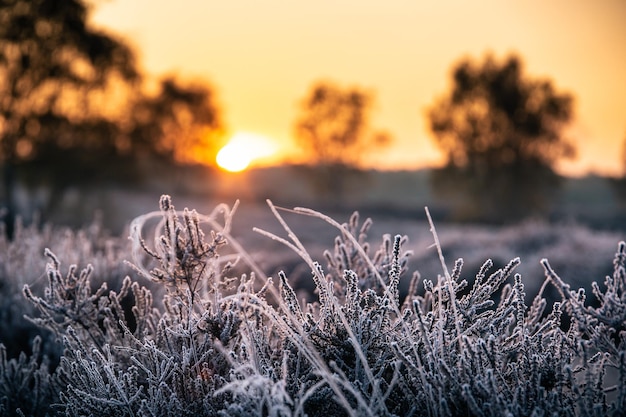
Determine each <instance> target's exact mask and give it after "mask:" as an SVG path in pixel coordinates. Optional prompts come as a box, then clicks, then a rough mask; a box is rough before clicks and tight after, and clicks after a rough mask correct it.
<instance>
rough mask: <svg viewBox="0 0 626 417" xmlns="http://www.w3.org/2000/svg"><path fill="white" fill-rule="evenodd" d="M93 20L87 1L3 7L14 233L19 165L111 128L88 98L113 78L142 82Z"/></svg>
mask: <svg viewBox="0 0 626 417" xmlns="http://www.w3.org/2000/svg"><path fill="white" fill-rule="evenodd" d="M88 12H89V7H88V5H87V4H86V3H85V2H84V1H81V0H64V1H56V0H5V1H2V2H0V161H1V163H2V165H3V176H4V178H3V185H4V204H5V206H6V210H7V213H6V214H5V216H6V219H7V225H8V228H9V229H10V228H11V226H12V221H13V220H12V219H13V216H14V215H15V212H14V211H15V208H14V192H15V186H16V184H15V169H16V165H17V164H18V163H19V162H21V161H24V160H28V159H34V158H36V157H38V156H40V155H42V151H44V150H46V148H48V147H49V145H50V141H55V143H57V144H58V146H59V147H61V148H63V147H65V148H69V147H71V146H72V145H74V144H75V143H76V142H77V141H81V140H82V139H81V138H78V137H77V136H76V135H72V134H69V133H68V132H71V130H67V129H66V127H67V126H68V125H72V126H77V125H79V124H81V123H86V124H94V123H95V124H102V123H105V121H104V120H102V119H99V120H94V118H93V117H92V115H91V114H90V112H89V111H88V109H87V108H86V104H87V102H88V100H87V99H86V97H87V96H88V95H89V94H91V93H92V92H93V91H94V90H96V89H102V88H104V87H105V86H106V84H107V81H109V80H110V78H111V77H112V76H116V77H117V78H118V79H120V80H132V79H134V78H135V77H136V76H137V72H136V70H135V65H134V59H133V54H132V53H131V51H130V50H129V49H128V48H127V46H126V45H124V44H123V43H121V42H120V41H118V40H116V39H115V38H113V37H112V36H111V35H109V34H107V33H104V32H101V31H98V30H95V29H93V28H90V27H89V26H88V25H87V24H86V21H87V17H88ZM98 143H100V144H101V143H102V142H101V141H98ZM110 146H115V145H114V144H110ZM9 233H10V230H9Z"/></svg>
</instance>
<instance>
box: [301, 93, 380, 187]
mask: <svg viewBox="0 0 626 417" xmlns="http://www.w3.org/2000/svg"><path fill="white" fill-rule="evenodd" d="M372 102H373V98H372V96H371V94H370V93H368V92H366V91H364V90H361V89H359V88H341V87H338V86H336V85H334V84H331V83H328V82H320V83H317V84H315V85H314V86H313V88H312V89H311V91H310V92H309V94H308V96H307V97H306V98H305V99H304V101H303V102H302V107H301V114H300V117H299V118H298V121H297V123H296V126H295V137H296V139H297V142H298V144H299V145H300V146H301V147H302V148H303V149H304V150H305V151H306V152H307V157H308V159H309V162H310V163H311V164H313V165H314V166H316V168H317V170H316V171H317V172H316V179H317V180H318V181H317V185H318V186H320V187H321V188H322V191H324V192H329V193H331V194H333V195H335V196H339V194H341V192H342V191H343V183H344V181H345V179H346V177H347V176H349V175H350V174H351V173H354V171H355V170H356V169H358V167H359V164H360V163H361V162H362V159H363V157H364V155H365V154H367V153H369V152H372V151H373V150H375V149H377V148H380V147H382V146H385V145H387V144H388V143H389V142H390V137H389V135H387V134H386V133H383V132H376V131H373V130H372V129H371V127H370V126H369V112H370V109H371V106H372Z"/></svg>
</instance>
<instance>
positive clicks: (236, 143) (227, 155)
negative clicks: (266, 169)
mask: <svg viewBox="0 0 626 417" xmlns="http://www.w3.org/2000/svg"><path fill="white" fill-rule="evenodd" d="M275 152H276V145H275V144H274V143H273V142H272V141H271V140H270V139H268V138H266V137H264V136H261V135H257V134H255V133H247V132H240V133H236V134H235V135H234V136H233V137H232V139H231V140H230V141H229V142H228V143H227V144H226V145H225V146H224V147H223V148H222V149H220V151H219V152H218V153H217V157H216V161H217V164H218V165H219V166H220V167H221V168H222V169H225V170H226V171H230V172H239V171H243V170H244V169H246V168H248V166H249V165H250V164H251V163H252V162H255V161H258V160H260V159H263V158H267V157H269V156H271V155H273V154H274V153H275Z"/></svg>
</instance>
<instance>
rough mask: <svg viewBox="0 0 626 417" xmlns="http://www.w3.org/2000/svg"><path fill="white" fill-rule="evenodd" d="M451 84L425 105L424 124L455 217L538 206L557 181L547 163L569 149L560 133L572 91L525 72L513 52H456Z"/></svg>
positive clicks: (439, 188) (526, 211)
mask: <svg viewBox="0 0 626 417" xmlns="http://www.w3.org/2000/svg"><path fill="white" fill-rule="evenodd" d="M452 78H453V86H452V91H451V92H450V93H449V94H448V95H446V96H444V97H443V98H441V99H439V100H438V101H437V102H436V104H435V105H434V106H433V107H432V108H431V109H430V110H429V113H428V117H429V121H430V128H431V130H432V132H433V133H434V135H435V138H436V141H437V144H438V145H439V147H440V148H441V149H442V150H443V151H444V152H445V154H446V156H447V166H446V167H445V168H444V169H442V170H439V171H436V172H434V174H433V186H434V188H435V191H436V192H439V193H440V194H443V195H445V196H446V197H448V198H454V197H456V198H458V199H459V200H460V204H461V206H462V209H461V212H457V213H456V215H457V216H458V217H464V218H467V219H470V218H474V219H476V218H482V219H491V220H496V221H498V220H512V219H518V218H521V217H524V216H527V215H530V214H535V213H537V212H541V211H543V210H545V208H546V207H547V193H548V192H553V191H554V187H556V186H557V185H558V176H557V174H556V173H555V172H554V170H553V166H554V163H555V162H556V161H557V160H559V159H561V158H564V157H573V156H574V153H575V150H574V147H573V145H572V144H571V143H570V142H568V141H567V140H566V139H564V137H563V136H562V130H563V127H564V126H565V125H566V124H567V123H568V122H569V121H570V119H571V117H572V103H573V98H572V96H571V95H569V94H566V93H560V92H557V91H556V90H555V88H554V87H553V85H552V82H551V81H550V80H544V79H532V78H529V77H527V76H525V74H524V73H523V71H522V63H521V60H520V58H519V57H517V56H514V55H513V56H509V57H508V58H507V59H505V60H504V61H502V62H497V61H496V60H495V59H494V58H493V57H492V56H491V55H488V56H487V57H486V58H485V59H484V61H483V62H482V63H476V62H474V61H472V60H470V59H463V60H462V61H460V62H459V63H458V64H457V65H456V66H455V68H454V71H453V77H452Z"/></svg>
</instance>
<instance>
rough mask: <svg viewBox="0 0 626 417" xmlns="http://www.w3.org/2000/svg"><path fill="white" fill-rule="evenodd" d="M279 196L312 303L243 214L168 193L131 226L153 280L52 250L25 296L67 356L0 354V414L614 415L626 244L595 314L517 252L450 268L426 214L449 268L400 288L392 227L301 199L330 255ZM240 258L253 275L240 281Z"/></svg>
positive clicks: (621, 371) (400, 255) (403, 270)
mask: <svg viewBox="0 0 626 417" xmlns="http://www.w3.org/2000/svg"><path fill="white" fill-rule="evenodd" d="M269 206H270V209H271V210H272V212H273V213H274V215H275V217H276V219H277V220H278V221H279V223H280V224H281V225H282V227H283V229H284V230H285V232H286V235H287V236H286V237H281V236H278V235H277V234H272V233H269V232H266V231H263V230H260V229H257V231H259V232H260V233H261V234H263V235H265V236H268V237H269V238H271V239H274V240H276V241H278V242H281V243H283V244H284V245H286V246H287V247H288V248H290V249H291V250H293V251H294V253H296V254H297V255H298V256H299V257H300V258H301V259H302V261H303V262H304V263H305V264H306V265H307V266H308V268H309V269H310V271H311V279H312V281H313V282H314V284H315V288H316V289H315V292H316V297H317V300H315V301H314V302H307V301H305V300H298V298H297V296H296V290H295V289H294V288H293V287H292V286H291V285H290V278H289V277H288V276H287V274H285V273H284V272H280V273H278V274H277V277H275V280H276V282H277V284H276V285H275V284H274V280H273V279H272V278H271V277H267V276H265V275H264V273H263V271H262V270H260V268H258V266H257V265H256V264H255V263H254V262H253V261H252V259H251V257H250V256H249V255H248V254H247V252H246V251H245V249H244V248H243V247H242V245H241V244H240V243H239V242H238V241H237V240H236V239H234V238H233V236H232V235H231V234H230V224H231V221H232V216H233V212H234V209H233V210H230V209H229V208H228V207H226V206H224V205H221V206H218V207H217V208H216V209H215V210H214V212H213V213H211V214H209V215H207V216H203V215H200V214H198V213H196V212H195V211H193V210H191V211H190V210H186V209H185V210H183V211H182V212H180V211H176V210H175V209H174V206H173V205H172V202H171V199H170V198H169V197H168V196H163V197H162V198H161V201H160V211H158V212H153V213H148V214H146V215H144V216H140V217H139V218H137V219H136V220H135V221H134V222H133V223H132V225H131V229H130V232H131V239H132V245H133V259H132V263H129V264H130V265H131V269H130V271H131V276H135V277H136V278H138V279H140V280H143V284H145V285H140V284H139V282H138V281H134V280H133V279H132V278H131V277H130V276H128V277H126V278H124V279H123V280H121V279H118V280H114V282H113V283H111V288H109V285H108V283H106V282H105V283H102V282H96V281H98V280H97V279H95V278H94V275H95V268H94V267H92V266H90V265H87V266H85V267H84V268H82V269H81V268H79V267H78V264H71V265H70V266H69V267H67V268H65V269H64V267H63V266H62V262H61V258H60V257H57V256H56V255H55V254H53V252H52V251H50V250H47V251H45V255H46V257H47V259H48V264H47V267H46V274H45V277H46V278H47V284H46V285H45V286H41V287H42V288H36V287H30V286H25V288H24V294H25V295H26V297H27V299H28V300H30V302H31V303H32V305H33V306H34V308H36V309H37V312H38V314H37V317H35V318H33V319H31V320H32V321H33V322H35V323H36V324H37V325H39V326H41V327H43V328H46V329H49V330H51V331H53V332H54V334H55V335H56V337H57V338H58V339H60V340H62V342H63V346H64V352H63V354H62V355H61V356H60V359H59V360H60V362H59V366H58V367H56V368H55V369H54V370H50V368H49V367H48V365H47V361H46V360H45V359H40V356H41V353H40V340H39V339H36V340H35V343H34V345H33V353H32V355H30V356H29V355H27V354H22V355H21V356H19V357H18V358H8V357H7V356H6V355H5V353H4V350H3V349H2V348H0V353H2V357H1V358H0V379H1V381H2V385H0V415H16V414H17V415H23V414H24V415H29V414H32V415H50V416H52V415H69V416H83V415H104V416H109V415H110V416H160V415H177V416H179V415H180V416H204V415H206V416H215V415H219V416H249V415H262V416H276V417H284V416H305V415H306V416H322V415H324V416H326V415H339V416H341V415H346V416H391V415H397V416H501V415H506V416H544V415H564V416H607V415H608V416H619V415H622V412H623V410H624V409H625V408H626V325H625V323H626V272H625V270H626V268H625V264H626V245H625V244H624V242H621V243H620V244H619V245H618V251H617V254H616V256H615V260H614V264H613V274H612V275H611V276H608V277H606V279H605V280H604V286H602V287H601V286H600V285H599V284H595V283H594V284H593V285H592V292H593V294H594V296H595V298H596V299H597V302H596V303H595V304H594V305H592V306H590V305H588V304H587V300H586V294H585V291H584V290H572V289H571V288H570V287H569V286H568V284H566V283H565V281H564V280H562V279H561V278H560V277H559V276H558V275H557V274H556V272H555V271H553V270H552V268H551V267H550V265H549V264H548V262H547V261H546V260H544V261H543V262H542V264H543V266H544V268H545V272H546V278H545V280H544V281H543V284H542V285H541V286H540V288H539V291H538V292H537V294H533V295H534V298H527V294H526V288H525V286H524V283H523V280H522V276H521V275H520V274H519V273H516V270H517V269H518V266H519V265H520V263H521V260H520V259H519V258H514V259H512V260H511V261H510V262H509V263H508V264H507V265H505V266H503V267H502V268H495V267H494V263H493V262H492V261H491V260H487V261H485V262H484V264H483V265H482V266H481V267H480V268H477V269H478V270H477V271H472V275H473V277H471V278H470V277H468V276H467V275H466V272H465V270H464V262H463V260H462V259H458V260H457V261H456V262H455V263H454V265H453V266H452V268H451V269H450V270H449V269H448V265H447V261H446V259H445V258H444V256H443V247H444V245H445V242H443V243H442V242H440V241H439V236H438V234H437V232H436V231H435V228H434V225H433V224H432V221H431V231H432V234H433V239H434V245H433V246H434V247H435V248H436V250H437V253H438V258H439V262H440V264H441V273H440V274H438V275H437V276H425V277H423V278H422V277H421V276H420V274H418V273H417V272H413V273H412V274H411V277H410V278H409V279H410V284H409V285H408V292H406V293H403V292H401V291H400V288H401V287H400V283H401V282H402V281H403V280H404V279H406V278H408V277H405V276H406V275H409V274H408V272H409V267H408V265H409V260H410V257H411V252H410V251H405V250H403V247H404V246H405V245H406V242H407V238H406V237H404V236H400V235H397V236H394V237H392V236H390V235H383V236H382V241H381V242H380V244H379V246H378V249H376V250H375V251H373V250H372V249H371V248H372V246H371V245H370V243H369V240H368V236H367V234H368V232H369V228H370V225H371V221H370V220H369V219H368V220H366V221H365V222H363V223H362V224H360V221H359V217H358V214H354V215H353V216H352V217H351V218H350V219H349V221H348V222H347V223H346V224H340V223H338V222H336V221H335V220H333V219H331V218H329V217H327V216H324V215H323V214H320V213H317V212H314V211H312V210H308V209H301V208H298V209H295V210H294V211H295V212H296V213H300V214H302V215H307V216H312V217H313V218H315V219H317V220H322V221H325V222H327V223H329V224H330V225H332V226H334V227H336V228H337V231H338V232H339V233H338V234H339V236H338V237H337V238H336V240H335V245H334V248H333V249H332V250H329V251H327V252H326V253H325V261H326V265H322V264H321V263H320V262H319V261H318V260H315V259H313V258H312V257H311V255H310V254H309V253H308V252H307V250H306V248H305V246H304V245H303V244H302V242H301V241H300V240H299V238H298V236H296V235H295V233H293V231H292V230H291V228H290V227H289V225H288V224H287V223H286V222H285V220H284V219H283V218H282V216H281V215H280V211H281V210H282V209H280V208H278V207H275V206H274V205H273V204H271V203H269ZM220 214H224V220H223V222H218V217H219V215H220ZM154 220H156V221H157V223H156V225H155V226H154V228H153V230H154V233H153V236H152V240H151V241H150V240H149V239H147V238H144V235H146V234H147V232H148V228H147V225H148V224H149V222H151V221H154ZM207 225H208V226H209V227H211V232H210V233H205V232H204V231H203V227H205V226H207ZM81 244H83V243H81ZM67 252H68V253H69V254H71V253H72V251H71V250H67ZM237 261H239V262H240V263H243V264H244V265H243V269H246V268H247V269H248V271H246V273H245V274H241V275H240V276H238V277H233V276H231V274H232V273H233V271H234V270H235V269H233V268H232V266H233V265H234V264H235V263H236V262H237ZM76 262H77V261H76ZM238 268H242V266H241V265H239V266H238ZM116 274H117V272H116ZM550 286H552V287H554V288H556V289H557V292H558V293H559V294H560V299H559V300H558V301H557V302H550V303H549V302H548V301H547V300H546V298H545V296H544V293H545V292H546V290H547V288H548V287H550ZM41 292H43V294H40V293H41ZM526 300H532V301H531V302H530V303H529V304H527V302H526Z"/></svg>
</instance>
